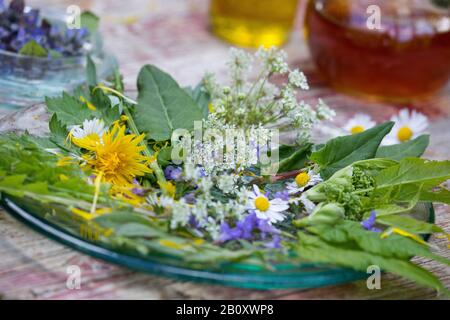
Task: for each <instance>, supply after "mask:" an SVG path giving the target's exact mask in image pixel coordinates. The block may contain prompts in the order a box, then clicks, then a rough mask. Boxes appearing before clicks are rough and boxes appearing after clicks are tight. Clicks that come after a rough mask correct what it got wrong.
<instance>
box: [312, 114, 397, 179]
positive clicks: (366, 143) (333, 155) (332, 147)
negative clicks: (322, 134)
mask: <svg viewBox="0 0 450 320" xmlns="http://www.w3.org/2000/svg"><path fill="white" fill-rule="evenodd" d="M393 126H394V123H393V122H386V123H383V124H380V125H378V126H376V127H374V128H371V129H369V130H366V131H364V132H362V133H358V134H354V135H350V136H344V137H338V138H335V139H332V140H330V141H328V142H327V143H326V144H325V146H324V147H323V148H321V149H320V150H318V151H316V152H314V153H313V154H312V155H311V160H312V161H314V162H315V163H317V164H319V165H320V167H321V172H320V173H321V176H322V178H324V179H325V180H326V179H328V178H329V177H331V176H332V175H333V174H334V173H335V172H336V171H338V170H340V169H342V168H345V167H346V166H348V165H350V164H352V163H354V162H356V161H359V160H366V159H371V158H374V157H375V155H376V152H377V150H378V147H379V145H380V143H381V141H382V140H383V138H384V137H385V136H386V135H387V134H388V133H389V132H390V131H391V129H392V127H393Z"/></svg>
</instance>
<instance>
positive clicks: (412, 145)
mask: <svg viewBox="0 0 450 320" xmlns="http://www.w3.org/2000/svg"><path fill="white" fill-rule="evenodd" d="M429 143H430V136H429V135H422V136H420V137H417V138H416V139H414V140H411V141H408V142H403V143H400V144H395V145H392V146H384V147H380V148H379V149H378V151H377V154H376V157H377V158H387V159H393V160H401V159H404V158H409V157H420V156H422V155H423V153H424V152H425V150H426V149H427V147H428V145H429Z"/></svg>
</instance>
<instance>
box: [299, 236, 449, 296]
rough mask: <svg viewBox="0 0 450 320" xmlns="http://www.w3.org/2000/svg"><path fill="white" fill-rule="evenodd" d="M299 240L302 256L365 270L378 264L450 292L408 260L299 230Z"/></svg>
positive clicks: (439, 289)
mask: <svg viewBox="0 0 450 320" xmlns="http://www.w3.org/2000/svg"><path fill="white" fill-rule="evenodd" d="M311 238H312V239H311ZM299 241H300V242H299V246H298V248H297V254H298V255H299V257H301V258H303V259H306V260H309V261H312V262H316V263H324V264H332V265H338V266H343V267H348V268H352V269H354V270H357V271H362V272H366V271H367V268H368V267H369V266H372V265H376V266H379V267H380V268H381V269H382V270H384V271H389V272H392V273H394V274H397V275H400V276H402V277H405V278H408V279H411V280H413V281H415V282H417V283H418V284H421V285H423V286H427V287H430V288H433V289H435V290H438V291H442V292H446V293H447V294H448V290H446V289H445V287H444V286H443V285H442V283H441V282H440V281H439V279H437V278H436V277H435V276H434V275H433V274H432V273H430V272H429V271H427V270H425V269H423V268H421V267H419V266H417V265H415V264H413V263H411V262H409V261H407V260H404V259H398V258H395V257H385V256H380V255H377V254H374V253H372V252H365V251H362V250H359V249H358V248H355V247H348V245H345V244H344V245H343V244H336V243H334V244H333V243H329V242H326V241H323V240H320V239H318V237H316V236H309V235H306V234H304V233H299Z"/></svg>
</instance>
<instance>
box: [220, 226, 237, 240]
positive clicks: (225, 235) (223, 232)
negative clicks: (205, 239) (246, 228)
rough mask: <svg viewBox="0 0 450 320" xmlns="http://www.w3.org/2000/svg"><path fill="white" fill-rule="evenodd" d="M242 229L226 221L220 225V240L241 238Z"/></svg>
mask: <svg viewBox="0 0 450 320" xmlns="http://www.w3.org/2000/svg"><path fill="white" fill-rule="evenodd" d="M241 234H242V232H241V230H240V229H238V228H231V227H230V225H229V224H228V223H226V222H222V224H221V225H220V239H219V241H220V242H227V241H230V240H238V239H240V238H241Z"/></svg>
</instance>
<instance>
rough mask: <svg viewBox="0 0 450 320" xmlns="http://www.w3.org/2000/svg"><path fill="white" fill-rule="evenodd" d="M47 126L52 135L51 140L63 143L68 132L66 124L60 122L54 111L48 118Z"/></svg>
mask: <svg viewBox="0 0 450 320" xmlns="http://www.w3.org/2000/svg"><path fill="white" fill-rule="evenodd" d="M48 127H49V129H50V133H51V135H52V140H53V141H54V142H56V143H58V144H64V141H65V140H66V138H67V134H68V130H67V126H65V125H62V124H61V122H60V121H59V120H58V116H57V115H56V113H54V114H53V116H52V118H51V119H50V122H49V123H48Z"/></svg>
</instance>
